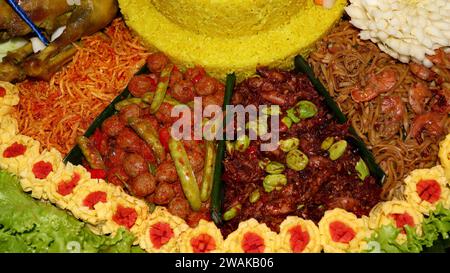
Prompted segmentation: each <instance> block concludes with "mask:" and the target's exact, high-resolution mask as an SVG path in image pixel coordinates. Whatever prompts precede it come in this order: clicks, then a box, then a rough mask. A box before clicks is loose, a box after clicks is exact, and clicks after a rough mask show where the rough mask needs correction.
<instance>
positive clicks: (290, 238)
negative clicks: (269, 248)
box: [275, 216, 322, 253]
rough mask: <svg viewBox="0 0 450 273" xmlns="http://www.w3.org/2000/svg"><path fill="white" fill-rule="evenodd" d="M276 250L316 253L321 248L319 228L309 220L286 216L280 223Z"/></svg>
mask: <svg viewBox="0 0 450 273" xmlns="http://www.w3.org/2000/svg"><path fill="white" fill-rule="evenodd" d="M275 245H276V249H277V252H281V253H291V252H294V253H318V252H320V251H321V250H322V245H321V244H320V232H319V228H318V227H317V226H316V224H314V222H313V221H311V220H304V219H302V218H299V217H297V216H288V217H287V218H286V219H285V220H284V221H283V222H282V223H281V225H280V233H279V234H278V235H277V240H276V243H275Z"/></svg>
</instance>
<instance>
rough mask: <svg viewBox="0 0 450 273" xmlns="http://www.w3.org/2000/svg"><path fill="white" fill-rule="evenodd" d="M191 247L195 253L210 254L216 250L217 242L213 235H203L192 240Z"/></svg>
mask: <svg viewBox="0 0 450 273" xmlns="http://www.w3.org/2000/svg"><path fill="white" fill-rule="evenodd" d="M191 246H192V249H193V250H194V253H208V252H211V251H212V250H214V249H216V240H214V238H213V237H212V236H211V235H209V234H206V233H203V234H200V235H198V236H196V237H193V238H192V239H191Z"/></svg>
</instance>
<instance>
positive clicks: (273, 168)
mask: <svg viewBox="0 0 450 273" xmlns="http://www.w3.org/2000/svg"><path fill="white" fill-rule="evenodd" d="M284 169H285V167H284V165H283V164H281V163H279V162H276V161H272V162H270V163H269V164H267V166H266V168H265V170H266V172H267V173H270V174H280V173H283V171H284Z"/></svg>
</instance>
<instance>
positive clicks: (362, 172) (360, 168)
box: [355, 158, 370, 181]
mask: <svg viewBox="0 0 450 273" xmlns="http://www.w3.org/2000/svg"><path fill="white" fill-rule="evenodd" d="M355 170H356V172H357V173H358V177H359V179H361V180H363V181H364V179H366V177H368V176H369V175H370V172H369V168H367V165H366V162H364V160H362V158H361V159H360V160H359V161H358V163H356V166H355Z"/></svg>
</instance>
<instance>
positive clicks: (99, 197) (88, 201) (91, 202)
mask: <svg viewBox="0 0 450 273" xmlns="http://www.w3.org/2000/svg"><path fill="white" fill-rule="evenodd" d="M98 202H102V203H106V192H104V191H94V192H91V193H90V194H88V195H87V196H86V198H84V200H83V205H84V206H86V207H88V208H90V209H94V206H95V205H96V204H97V203H98Z"/></svg>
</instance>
